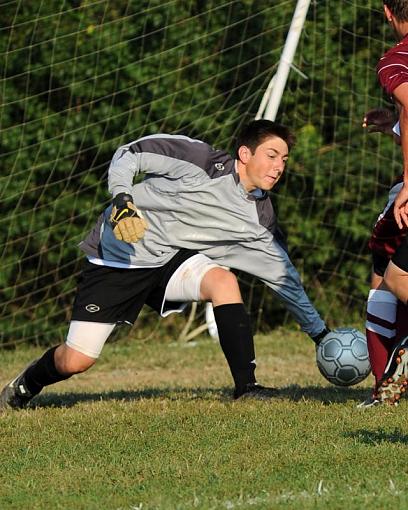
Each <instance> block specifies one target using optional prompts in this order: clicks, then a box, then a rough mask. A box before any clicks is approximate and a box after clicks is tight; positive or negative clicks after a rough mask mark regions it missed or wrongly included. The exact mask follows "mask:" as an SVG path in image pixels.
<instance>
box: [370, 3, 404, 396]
mask: <svg viewBox="0 0 408 510" xmlns="http://www.w3.org/2000/svg"><path fill="white" fill-rule="evenodd" d="M384 13H385V16H386V18H387V20H388V22H389V23H390V25H391V26H392V28H393V30H394V32H395V34H396V36H397V38H398V40H399V42H398V43H397V44H396V45H395V46H394V47H393V48H391V49H390V50H388V51H387V52H386V53H385V54H384V56H383V57H382V58H381V59H380V61H379V63H378V65H377V73H378V78H379V81H380V84H381V86H382V88H383V89H384V91H385V92H386V93H387V94H388V95H389V96H391V98H392V100H393V101H394V102H395V105H396V107H397V109H398V112H399V129H400V136H401V149H402V156H403V180H402V186H401V189H400V190H399V192H398V194H397V196H396V197H395V200H394V209H393V212H394V217H395V220H396V222H397V225H398V227H399V228H400V229H402V228H403V227H406V226H408V215H407V212H408V205H407V200H408V73H407V69H408V0H384ZM384 284H385V285H386V287H387V289H388V290H390V291H391V292H392V293H393V294H394V296H396V297H397V298H398V299H399V300H400V301H401V302H402V303H403V304H405V305H406V304H407V300H408V243H407V238H406V237H405V239H404V241H403V242H402V243H401V245H400V246H399V247H398V248H397V249H396V251H395V253H394V254H393V255H392V257H391V260H390V262H389V263H388V265H387V268H386V271H385V274H384ZM407 342H408V340H407V338H406V337H405V338H402V339H401V341H400V342H398V343H397V345H396V346H395V347H394V349H393V351H392V353H391V355H390V357H389V360H388V363H387V366H386V367H385V371H384V374H383V375H382V376H381V381H380V382H381V385H380V386H379V388H378V395H379V400H380V401H381V402H386V403H391V404H393V403H396V402H397V400H398V399H399V397H400V395H401V393H403V392H404V391H405V386H406V383H407V374H408V351H407V348H406V345H407Z"/></svg>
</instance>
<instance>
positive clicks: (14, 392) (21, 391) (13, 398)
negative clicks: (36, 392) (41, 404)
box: [0, 361, 36, 412]
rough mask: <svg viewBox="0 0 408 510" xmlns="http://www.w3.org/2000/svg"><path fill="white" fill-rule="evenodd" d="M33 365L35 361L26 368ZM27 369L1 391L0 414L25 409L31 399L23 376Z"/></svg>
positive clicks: (31, 396)
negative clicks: (10, 410) (8, 410)
mask: <svg viewBox="0 0 408 510" xmlns="http://www.w3.org/2000/svg"><path fill="white" fill-rule="evenodd" d="M34 363H36V361H33V362H32V363H30V365H29V366H28V367H27V368H29V367H31V366H32V365H34ZM27 368H25V369H24V371H23V372H21V374H19V375H18V376H17V377H16V378H15V379H13V380H12V381H11V382H9V383H8V384H7V385H6V386H5V387H4V388H3V389H2V391H1V393H0V412H2V411H6V410H7V409H23V408H24V407H27V404H28V403H29V402H30V400H31V399H32V398H33V395H31V393H30V392H29V391H28V389H27V387H26V385H25V381H24V374H25V372H26V370H27Z"/></svg>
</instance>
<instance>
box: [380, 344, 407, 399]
mask: <svg viewBox="0 0 408 510" xmlns="http://www.w3.org/2000/svg"><path fill="white" fill-rule="evenodd" d="M407 387H408V337H405V338H404V339H402V340H401V341H400V342H399V343H398V344H397V346H396V347H395V349H394V350H393V351H392V354H391V356H390V359H389V361H388V364H387V366H386V367H385V371H384V374H383V376H382V378H381V382H380V384H379V386H378V390H377V391H378V398H379V399H380V401H381V403H384V404H389V405H397V404H398V401H399V399H400V398H401V397H402V395H403V394H404V393H405V391H406V389H407Z"/></svg>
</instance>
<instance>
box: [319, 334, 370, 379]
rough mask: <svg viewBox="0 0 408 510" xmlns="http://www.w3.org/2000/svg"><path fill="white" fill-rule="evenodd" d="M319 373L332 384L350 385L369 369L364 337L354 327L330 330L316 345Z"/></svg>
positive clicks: (366, 374)
mask: <svg viewBox="0 0 408 510" xmlns="http://www.w3.org/2000/svg"><path fill="white" fill-rule="evenodd" d="M316 363H317V367H318V369H319V370H320V373H321V374H322V375H323V377H325V378H326V379H327V380H328V381H329V382H331V383H332V384H335V385H336V386H352V385H353V384H357V383H359V382H361V381H363V380H364V379H365V378H366V377H367V376H368V374H369V373H370V371H371V367H370V361H369V359H368V349H367V340H366V337H365V336H364V335H363V333H361V332H360V331H358V330H357V329H354V328H338V329H334V330H333V331H330V333H328V334H327V335H326V336H325V337H324V338H323V340H322V341H321V342H320V344H319V345H318V346H317V349H316Z"/></svg>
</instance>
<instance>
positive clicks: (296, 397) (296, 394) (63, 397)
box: [32, 384, 367, 408]
mask: <svg viewBox="0 0 408 510" xmlns="http://www.w3.org/2000/svg"><path fill="white" fill-rule="evenodd" d="M366 397H367V389H359V388H340V387H335V386H333V387H321V386H306V387H302V386H299V385H296V384H294V385H290V386H286V387H282V388H276V390H275V393H274V397H273V398H272V399H271V401H276V399H282V400H290V401H293V402H300V401H308V400H314V401H319V402H322V403H323V404H325V405H330V404H335V403H345V402H347V401H350V400H352V401H362V400H364V398H366ZM146 399H147V400H148V399H152V400H153V399H166V400H170V401H171V400H184V401H186V402H187V401H191V400H202V401H208V402H214V401H219V402H232V389H231V388H228V387H221V388H202V387H201V388H183V387H180V388H174V387H164V388H163V387H161V388H155V387H152V388H147V389H143V390H134V391H133V390H117V391H107V392H103V393H95V392H89V393H85V392H84V393H77V392H69V393H45V394H42V395H39V396H38V397H37V398H36V399H35V400H34V402H33V404H32V407H37V408H44V407H72V406H74V405H76V404H78V403H82V402H100V401H107V400H120V401H125V402H130V401H138V400H146ZM264 402H265V401H264Z"/></svg>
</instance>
